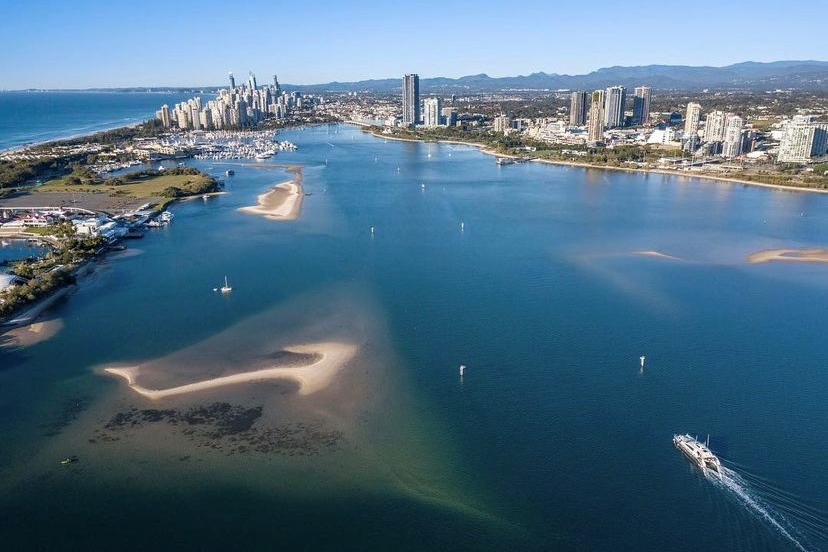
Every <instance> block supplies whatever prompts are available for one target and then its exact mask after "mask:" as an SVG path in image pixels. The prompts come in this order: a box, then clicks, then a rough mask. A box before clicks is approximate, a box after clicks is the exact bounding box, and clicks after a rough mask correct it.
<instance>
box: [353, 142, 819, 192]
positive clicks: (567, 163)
mask: <svg viewBox="0 0 828 552" xmlns="http://www.w3.org/2000/svg"><path fill="white" fill-rule="evenodd" d="M368 133H369V134H371V135H372V136H375V137H377V138H384V139H388V140H397V141H400V142H422V143H430V142H436V143H438V144H462V145H465V146H473V147H476V148H478V149H479V150H480V152H481V153H485V154H486V155H493V156H495V157H508V158H511V159H525V158H523V157H521V156H519V155H514V154H507V153H498V152H495V151H494V150H491V149H489V146H487V145H486V144H478V143H475V142H464V141H462V140H421V139H416V138H399V137H394V136H388V135H385V134H377V133H374V132H368ZM525 160H526V161H529V162H533V163H534V162H537V163H545V164H548V165H559V166H563V167H577V168H582V169H601V170H608V171H625V172H632V173H641V174H650V173H652V174H661V175H666V176H680V177H685V178H693V179H698V180H711V181H714V182H729V183H731V184H742V185H744V186H758V187H760V188H769V189H773V190H782V191H786V192H808V193H818V194H828V190H824V189H820V188H806V187H800V186H785V185H782V184H768V183H765V182H754V181H751V180H743V179H739V178H732V177H725V176H716V175H708V174H694V173H691V172H689V171H688V172H679V171H671V170H667V169H642V168H634V167H612V166H610V165H595V164H593V163H578V162H577V161H557V160H553V159H538V158H532V159H525Z"/></svg>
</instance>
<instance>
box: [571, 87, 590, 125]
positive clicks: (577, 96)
mask: <svg viewBox="0 0 828 552" xmlns="http://www.w3.org/2000/svg"><path fill="white" fill-rule="evenodd" d="M587 96H588V94H587V93H586V92H580V91H579V92H573V93H572V97H571V98H570V100H569V125H570V126H584V125H585V124H586V119H587Z"/></svg>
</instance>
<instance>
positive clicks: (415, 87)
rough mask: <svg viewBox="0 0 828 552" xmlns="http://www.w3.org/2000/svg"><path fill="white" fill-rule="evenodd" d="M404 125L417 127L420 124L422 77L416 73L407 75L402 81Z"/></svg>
mask: <svg viewBox="0 0 828 552" xmlns="http://www.w3.org/2000/svg"><path fill="white" fill-rule="evenodd" d="M402 101H403V115H402V122H403V125H416V124H418V123H419V122H420V76H419V75H417V74H414V73H411V74H409V75H405V76H404V77H403V81H402Z"/></svg>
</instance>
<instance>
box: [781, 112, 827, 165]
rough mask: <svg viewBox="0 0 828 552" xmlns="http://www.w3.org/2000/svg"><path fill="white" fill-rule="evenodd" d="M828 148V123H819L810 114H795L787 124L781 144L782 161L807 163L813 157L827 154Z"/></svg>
mask: <svg viewBox="0 0 828 552" xmlns="http://www.w3.org/2000/svg"><path fill="white" fill-rule="evenodd" d="M826 149H828V123H818V122H816V120H815V118H814V117H813V116H810V115H794V118H793V120H791V121H789V122H788V123H787V124H786V125H785V130H784V131H783V134H782V141H781V143H780V144H779V155H778V156H777V158H776V160H777V161H779V162H780V163H805V162H806V161H808V160H809V159H810V158H811V157H813V156H817V155H825V153H826Z"/></svg>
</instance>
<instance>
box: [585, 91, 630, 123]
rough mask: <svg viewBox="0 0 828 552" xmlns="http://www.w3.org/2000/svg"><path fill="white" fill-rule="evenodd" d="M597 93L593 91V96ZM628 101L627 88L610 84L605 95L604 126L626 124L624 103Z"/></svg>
mask: <svg viewBox="0 0 828 552" xmlns="http://www.w3.org/2000/svg"><path fill="white" fill-rule="evenodd" d="M594 96H595V94H594V93H593V97H594ZM626 101H627V89H626V88H624V87H623V86H610V87H609V88H607V91H606V94H605V95H604V126H605V127H606V128H615V127H621V126H624V104H625V103H626Z"/></svg>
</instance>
